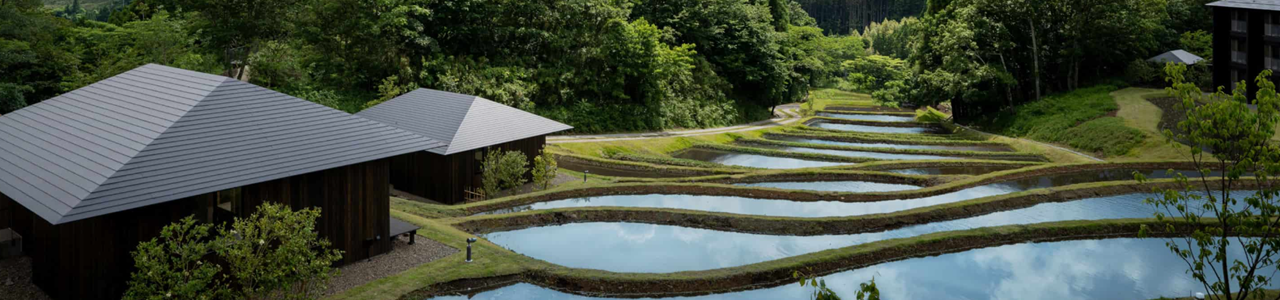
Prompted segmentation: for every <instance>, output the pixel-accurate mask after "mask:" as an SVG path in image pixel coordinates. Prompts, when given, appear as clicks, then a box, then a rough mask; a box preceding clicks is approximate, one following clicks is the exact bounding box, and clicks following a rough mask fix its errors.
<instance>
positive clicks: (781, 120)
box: [547, 103, 802, 144]
mask: <svg viewBox="0 0 1280 300" xmlns="http://www.w3.org/2000/svg"><path fill="white" fill-rule="evenodd" d="M801 118H802V116H801V115H800V105H799V104H794V103H793V104H785V105H779V106H778V108H777V112H776V113H775V117H774V118H773V119H768V120H764V121H759V122H755V123H750V124H744V125H737V126H729V127H719V128H707V129H694V130H681V131H659V132H640V133H618V134H599V135H565V136H552V137H547V142H548V143H552V144H564V143H587V142H608V141H625V140H639V139H650V138H667V137H678V136H698V135H709V134H721V133H729V132H742V131H752V130H760V129H764V128H769V127H775V126H783V125H788V124H791V123H795V122H796V121H800V119H801Z"/></svg>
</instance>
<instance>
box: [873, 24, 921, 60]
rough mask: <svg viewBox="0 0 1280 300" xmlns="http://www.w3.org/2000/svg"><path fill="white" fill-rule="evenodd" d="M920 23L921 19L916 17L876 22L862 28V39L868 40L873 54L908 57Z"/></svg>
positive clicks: (899, 57) (900, 57)
mask: <svg viewBox="0 0 1280 300" xmlns="http://www.w3.org/2000/svg"><path fill="white" fill-rule="evenodd" d="M919 24H920V19H917V18H915V17H906V18H902V19H901V20H884V21H883V22H874V23H871V25H867V27H866V28H864V29H863V30H862V39H864V40H866V41H867V47H868V49H867V50H869V51H870V52H871V53H872V54H877V55H884V56H890V57H893V58H898V59H907V58H908V57H910V56H911V50H912V48H911V42H912V41H913V39H915V38H916V31H917V29H916V27H917V26H919Z"/></svg>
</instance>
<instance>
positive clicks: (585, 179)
mask: <svg viewBox="0 0 1280 300" xmlns="http://www.w3.org/2000/svg"><path fill="white" fill-rule="evenodd" d="M587 174H591V170H582V183H587Z"/></svg>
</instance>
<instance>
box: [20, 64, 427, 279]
mask: <svg viewBox="0 0 1280 300" xmlns="http://www.w3.org/2000/svg"><path fill="white" fill-rule="evenodd" d="M442 145H443V144H442V143H440V142H438V141H436V140H432V139H429V138H426V137H423V136H421V135H418V134H414V133H411V132H407V131H404V130H400V129H397V128H394V127H391V126H387V125H386V124H382V123H378V122H375V121H370V120H367V119H364V118H361V117H358V116H353V115H350V114H347V113H344V112H341V111H337V110H333V109H330V108H327V107H324V106H321V105H318V104H315V103H312V102H309V101H306V100H302V99H298V98H294V97H291V96H288V95H285V94H281V93H277V92H274V91H271V90H269V89H266V88H262V87H258V86H255V85H252V84H248V83H245V82H241V81H238V80H234V79H231V78H227V77H222V76H217V75H210V74H204V73H199V72H193V71H187V70H182V69H176V68H170V67H164V66H159V65H146V66H142V67H139V68H137V69H134V70H131V71H128V72H125V73H123V74H120V75H117V76H114V77H111V78H108V79H105V80H103V81H100V82H97V83H94V84H92V85H89V86H87V87H84V88H81V89H77V90H75V91H71V92H68V93H66V94H63V95H60V96H57V97H54V98H51V99H48V100H45V101H43V102H40V103H38V104H35V105H32V106H30V107H27V108H24V109H22V110H18V111H16V112H13V113H11V114H8V115H5V116H3V117H0V228H12V229H13V230H14V231H16V232H17V233H18V234H20V235H22V237H23V239H22V240H23V252H25V253H26V255H28V256H30V257H31V259H32V262H31V264H32V273H33V274H32V281H33V283H34V284H35V285H36V286H38V287H40V288H41V289H42V290H43V291H44V292H45V293H47V294H48V295H49V296H51V297H53V298H54V299H119V298H120V297H121V296H122V295H123V293H124V291H125V290H126V289H127V281H128V279H129V277H130V273H131V272H132V271H133V270H134V264H133V259H132V257H131V256H130V254H129V252H130V251H132V250H134V249H136V247H137V245H138V243H139V242H141V241H145V240H150V239H151V238H154V237H156V236H158V235H159V233H160V228H162V227H163V226H165V225H167V224H170V223H171V222H174V221H177V220H179V219H181V218H184V217H186V216H191V215H194V216H196V217H197V218H198V219H200V220H203V221H206V222H220V221H225V220H229V219H231V218H233V217H243V216H248V215H249V214H250V213H252V210H253V209H255V208H256V207H257V205H258V204H261V203H263V202H269V201H274V202H279V203H285V204H288V205H290V206H291V207H293V208H294V209H300V208H306V207H319V208H321V209H322V215H321V217H320V219H319V220H318V221H317V222H318V224H317V226H316V229H317V231H319V234H320V236H321V237H323V238H326V239H328V240H329V241H330V242H331V243H332V245H333V247H334V248H336V249H339V250H342V251H343V252H344V255H343V258H342V261H341V262H340V263H341V264H346V263H350V262H354V261H357V260H361V259H364V258H368V257H371V256H374V255H378V254H381V253H384V252H387V251H389V250H390V249H391V238H390V236H389V221H390V220H389V219H390V212H389V196H390V195H389V193H390V192H389V189H388V188H387V185H388V184H389V178H388V175H389V165H388V159H389V158H390V157H393V156H396V155H400V154H404V153H412V152H421V151H425V150H429V149H433V148H436V147H440V146H442Z"/></svg>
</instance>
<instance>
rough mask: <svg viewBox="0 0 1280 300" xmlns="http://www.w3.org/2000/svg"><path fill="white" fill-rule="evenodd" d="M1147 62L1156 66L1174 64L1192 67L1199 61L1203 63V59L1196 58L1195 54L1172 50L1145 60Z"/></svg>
mask: <svg viewBox="0 0 1280 300" xmlns="http://www.w3.org/2000/svg"><path fill="white" fill-rule="evenodd" d="M1147 61H1149V62H1153V63H1158V64H1165V63H1171V62H1174V63H1180V64H1184V65H1194V64H1197V63H1200V62H1201V61H1204V58H1201V57H1200V56H1197V55H1195V54H1191V52H1187V51H1186V50H1181V49H1179V50H1173V51H1169V52H1165V53H1161V54H1160V55H1156V56H1155V57H1152V58H1149V59H1147Z"/></svg>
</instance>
